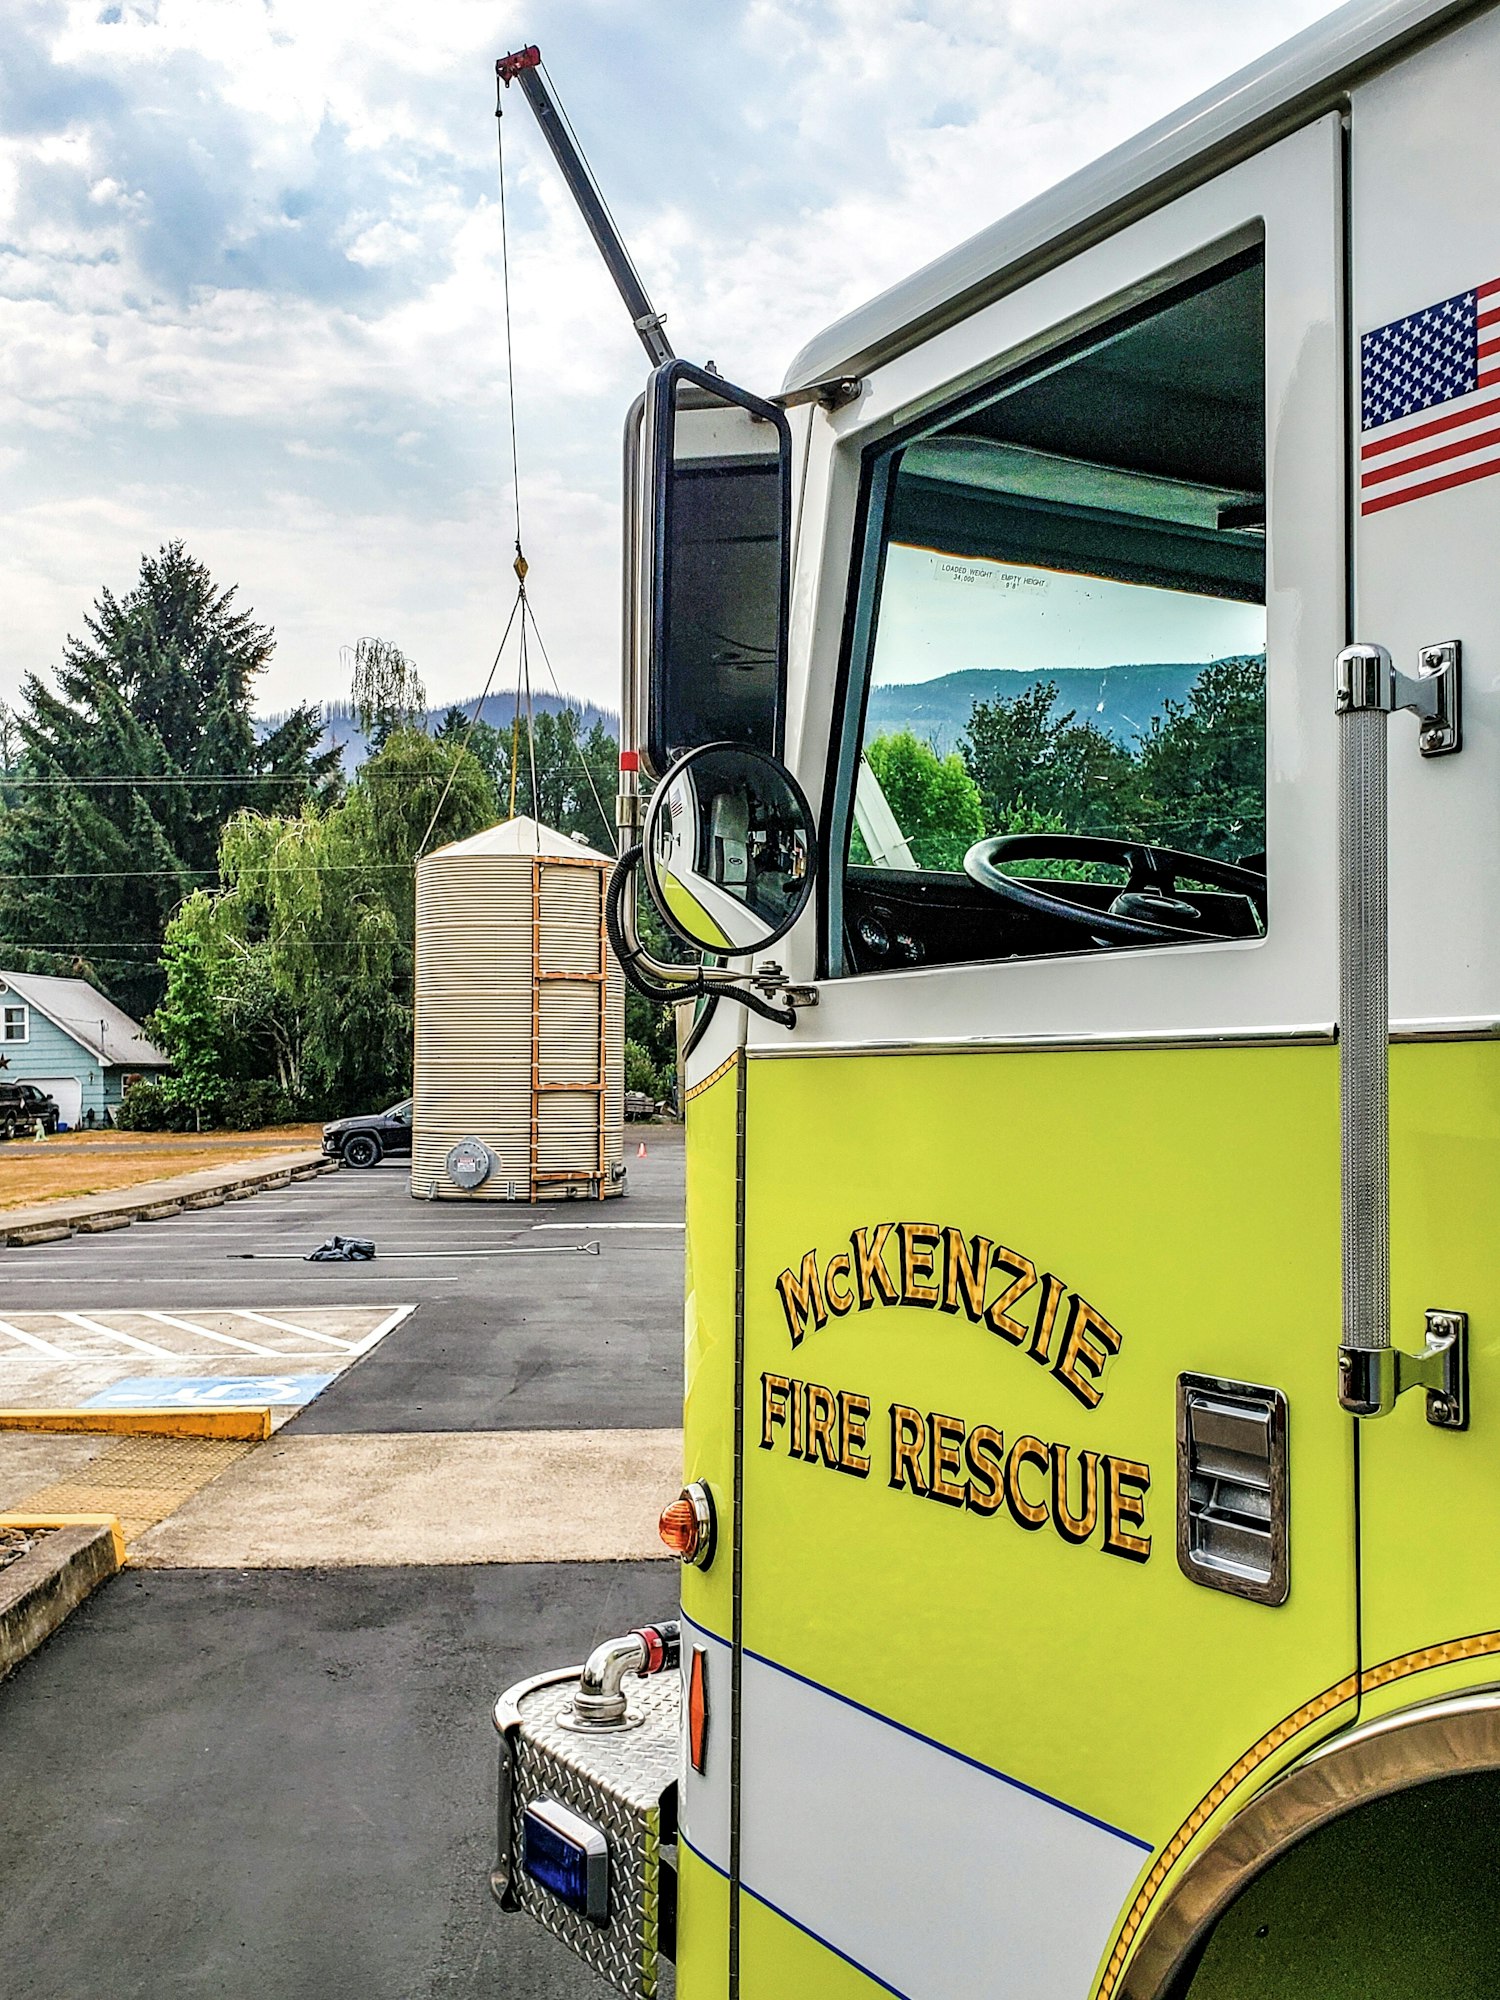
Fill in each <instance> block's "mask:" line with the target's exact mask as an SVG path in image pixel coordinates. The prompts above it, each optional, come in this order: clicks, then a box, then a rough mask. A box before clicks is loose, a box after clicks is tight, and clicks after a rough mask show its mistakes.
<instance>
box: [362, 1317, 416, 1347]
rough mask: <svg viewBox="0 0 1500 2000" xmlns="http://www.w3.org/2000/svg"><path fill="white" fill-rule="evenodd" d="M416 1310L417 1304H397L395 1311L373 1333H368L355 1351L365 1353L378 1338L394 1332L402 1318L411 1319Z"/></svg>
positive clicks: (383, 1337)
mask: <svg viewBox="0 0 1500 2000" xmlns="http://www.w3.org/2000/svg"><path fill="white" fill-rule="evenodd" d="M415 1311H416V1307H415V1306H397V1307H396V1309H395V1311H394V1312H392V1313H388V1314H387V1315H386V1317H385V1318H384V1319H383V1320H382V1321H381V1322H380V1324H379V1326H377V1327H376V1329H375V1331H374V1332H373V1333H370V1334H366V1336H365V1338H364V1339H363V1340H362V1341H360V1342H359V1344H358V1346H357V1347H356V1348H355V1349H354V1352H355V1353H356V1354H363V1353H365V1352H366V1351H367V1350H368V1349H369V1348H372V1347H373V1346H374V1345H375V1343H376V1341H377V1340H384V1339H385V1337H386V1335H387V1334H388V1333H394V1332H395V1331H396V1328H397V1327H398V1326H400V1324H401V1322H402V1320H404V1319H409V1318H410V1317H411V1315H412V1314H413V1313H414V1312H415Z"/></svg>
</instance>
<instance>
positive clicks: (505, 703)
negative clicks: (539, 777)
mask: <svg viewBox="0 0 1500 2000" xmlns="http://www.w3.org/2000/svg"><path fill="white" fill-rule="evenodd" d="M474 699H475V698H474V696H473V695H470V696H468V698H467V699H466V700H464V701H445V702H441V703H439V705H438V706H437V707H436V708H429V709H428V711H427V714H426V716H425V718H424V723H423V726H424V727H425V728H426V730H427V732H428V734H429V735H430V734H432V732H433V731H435V730H436V729H438V728H440V727H441V725H442V720H443V717H444V716H445V715H446V714H447V713H448V711H449V709H450V708H460V709H462V710H463V712H464V715H465V716H466V717H467V716H471V715H472V714H473V713H474ZM321 706H322V710H323V734H322V737H321V739H320V740H319V744H318V748H319V749H320V750H332V749H337V750H338V751H339V752H340V755H341V757H342V761H343V767H344V776H345V777H346V778H347V777H352V776H353V775H354V773H355V772H356V771H357V770H358V769H359V767H360V765H361V764H362V763H363V762H364V761H365V758H366V757H367V756H368V755H369V754H370V746H369V742H368V741H367V739H366V737H365V733H364V731H363V730H362V729H361V728H360V726H359V723H358V720H357V719H356V717H355V714H354V710H353V707H352V706H351V705H350V703H348V702H347V701H325V702H323V703H322V704H321ZM531 706H532V710H533V712H534V713H535V714H537V715H556V714H557V712H558V710H559V709H563V708H576V709H577V710H579V712H580V713H581V715H582V717H583V725H582V726H583V732H584V734H585V735H587V734H588V732H589V730H591V729H592V728H593V726H594V724H595V723H596V722H602V723H603V724H604V726H605V728H606V729H607V730H608V731H609V733H610V735H611V736H616V737H617V736H618V735H619V733H620V718H619V716H618V715H616V714H615V712H614V710H613V709H610V708H600V707H599V706H598V704H597V703H595V702H592V701H582V700H580V699H579V698H578V697H577V696H576V695H571V694H563V695H556V694H534V695H533V696H532V697H531ZM515 711H516V697H515V690H514V689H512V690H511V691H510V692H509V693H506V694H487V695H486V696H485V698H484V703H483V706H482V707H481V709H480V711H479V719H480V721H481V722H488V723H489V724H490V725H491V726H492V727H493V728H495V729H509V727H510V724H511V717H512V716H513V715H514V714H515ZM285 720H286V717H285V715H284V714H282V715H267V716H263V717H261V718H260V719H259V721H258V722H257V725H256V726H257V728H258V729H259V731H260V733H261V735H263V736H264V735H265V734H267V732H268V731H270V730H272V729H274V728H275V727H276V725H277V723H278V722H284V721H285Z"/></svg>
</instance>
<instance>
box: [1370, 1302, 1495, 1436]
mask: <svg viewBox="0 0 1500 2000" xmlns="http://www.w3.org/2000/svg"><path fill="white" fill-rule="evenodd" d="M1408 1389H1425V1390H1426V1391H1427V1421H1428V1423H1430V1424H1433V1425H1435V1426H1436V1427H1437V1429H1438V1430H1443V1431H1466V1430H1467V1429H1468V1428H1469V1315H1468V1314H1467V1313H1461V1312H1440V1311H1436V1310H1432V1309H1429V1311H1428V1313H1427V1344H1426V1346H1425V1347H1424V1348H1423V1349H1422V1351H1421V1353H1420V1354H1406V1353H1403V1352H1402V1350H1401V1349H1400V1348H1399V1347H1341V1348H1340V1349H1339V1401H1340V1402H1341V1403H1342V1404H1343V1406H1344V1408H1345V1409H1346V1410H1348V1411H1349V1412H1350V1413H1351V1414H1352V1415H1354V1416H1356V1417H1384V1416H1388V1415H1389V1414H1390V1412H1391V1411H1392V1410H1394V1409H1395V1407H1396V1400H1397V1398H1398V1397H1400V1396H1404V1395H1405V1394H1406V1392H1407V1390H1408Z"/></svg>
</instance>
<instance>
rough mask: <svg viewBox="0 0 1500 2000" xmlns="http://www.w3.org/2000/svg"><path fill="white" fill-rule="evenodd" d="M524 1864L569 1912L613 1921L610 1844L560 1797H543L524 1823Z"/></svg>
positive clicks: (528, 1810)
mask: <svg viewBox="0 0 1500 2000" xmlns="http://www.w3.org/2000/svg"><path fill="white" fill-rule="evenodd" d="M521 1865H522V1867H523V1868H524V1869H525V1870H526V1873H527V1874H528V1875H529V1876H530V1877H531V1879H532V1880H533V1881H534V1882H540V1883H541V1885H542V1887H543V1888H544V1889H550V1890H551V1892H552V1894H553V1895H554V1896H556V1897H557V1898H558V1900H559V1901H560V1902H564V1903H566V1904H567V1905H568V1907H569V1909H573V1910H577V1911H579V1912H580V1913H581V1914H582V1915H583V1916H586V1917H587V1918H589V1920H590V1921H591V1922H592V1923H596V1924H607V1923H608V1922H609V1842H608V1841H607V1840H606V1839H605V1837H604V1835H603V1834H602V1833H601V1832H600V1831H599V1829H598V1827H597V1826H595V1825H594V1824H593V1822H592V1821H591V1820H586V1819H584V1818H582V1817H581V1816H580V1815H579V1814H578V1813H576V1812H573V1811H571V1810H570V1808H569V1807H567V1806H565V1805H560V1804H559V1803H558V1801H557V1800H556V1799H537V1800H536V1801H535V1802H534V1803H533V1804H531V1805H529V1806H528V1807H527V1808H526V1815H525V1819H524V1820H523V1822H522V1846H521Z"/></svg>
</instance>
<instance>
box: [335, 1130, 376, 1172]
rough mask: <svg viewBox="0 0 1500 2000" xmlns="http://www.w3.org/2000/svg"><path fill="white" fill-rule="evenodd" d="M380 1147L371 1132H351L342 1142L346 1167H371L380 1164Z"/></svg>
mask: <svg viewBox="0 0 1500 2000" xmlns="http://www.w3.org/2000/svg"><path fill="white" fill-rule="evenodd" d="M380 1154H381V1145H380V1141H379V1140H378V1139H377V1138H376V1137H375V1134H374V1133H373V1132H351V1133H350V1135H349V1137H348V1138H347V1139H346V1140H345V1141H344V1165H345V1166H346V1167H373V1166H378V1165H379V1162H380Z"/></svg>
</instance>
